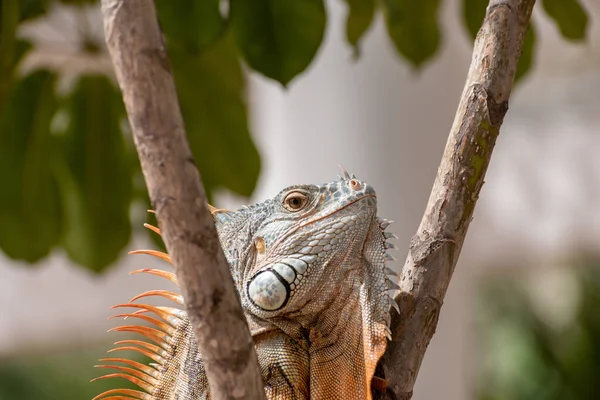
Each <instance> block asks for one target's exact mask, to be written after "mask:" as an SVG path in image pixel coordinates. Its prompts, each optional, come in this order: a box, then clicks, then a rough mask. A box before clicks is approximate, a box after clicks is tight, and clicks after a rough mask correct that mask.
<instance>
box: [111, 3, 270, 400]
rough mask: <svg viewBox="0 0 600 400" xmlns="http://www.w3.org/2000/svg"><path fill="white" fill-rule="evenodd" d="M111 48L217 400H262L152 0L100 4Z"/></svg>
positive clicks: (257, 373) (144, 168) (254, 362)
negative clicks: (187, 135)
mask: <svg viewBox="0 0 600 400" xmlns="http://www.w3.org/2000/svg"><path fill="white" fill-rule="evenodd" d="M102 11H103V14H104V28H105V34H106V42H107V45H108V49H109V52H110V55H111V57H112V60H113V63H114V66H115V71H116V75H117V79H118V81H119V85H120V87H121V90H122V92H123V100H124V102H125V106H126V108H127V114H128V116H129V122H130V124H131V128H132V130H133V135H134V140H135V145H136V148H137V151H138V155H139V158H140V162H141V165H142V171H143V173H144V177H145V180H146V185H147V187H148V192H149V194H150V199H151V201H152V204H153V207H154V208H155V210H156V215H157V219H158V224H159V227H160V229H161V232H162V237H163V239H164V241H165V244H166V246H167V249H168V251H169V254H170V255H171V258H172V261H173V265H174V266H175V269H176V273H177V278H178V281H179V283H180V285H181V288H182V291H183V296H184V298H185V306H186V309H187V312H188V315H189V318H190V320H191V323H192V325H193V328H194V333H195V335H196V340H197V342H198V347H199V349H200V352H201V354H202V356H203V359H204V363H205V366H206V375H207V377H208V380H209V383H210V388H211V393H212V398H213V399H264V398H265V395H264V389H263V383H262V377H261V374H260V370H259V368H258V362H257V358H256V354H255V352H254V345H253V341H252V339H251V337H250V332H249V330H248V326H247V324H246V319H245V317H244V314H243V312H242V307H241V305H240V301H239V297H238V294H237V292H236V290H235V288H234V284H233V279H232V278H231V275H230V272H229V266H228V264H227V261H226V259H225V255H224V254H223V250H222V249H221V246H220V243H219V239H218V236H217V232H216V229H215V226H214V222H213V220H212V217H211V215H210V213H209V211H208V208H207V203H206V195H205V193H204V189H203V187H202V183H201V181H200V175H199V173H198V170H197V169H196V166H195V163H194V160H193V158H192V153H191V151H190V148H189V145H188V142H187V138H186V134H185V128H184V123H183V119H182V116H181V112H180V109H179V102H178V100H177V93H176V90H175V84H174V82H173V77H172V75H171V71H170V67H169V62H168V60H167V55H166V51H165V45H164V41H163V37H162V33H161V31H160V28H159V25H158V21H157V16H156V10H155V7H154V1H153V0H102Z"/></svg>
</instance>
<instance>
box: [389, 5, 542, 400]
mask: <svg viewBox="0 0 600 400" xmlns="http://www.w3.org/2000/svg"><path fill="white" fill-rule="evenodd" d="M534 4H535V0H491V1H490V3H489V6H488V8H487V12H486V17H485V20H484V21H483V25H482V27H481V29H480V31H479V34H478V35H477V39H476V40H475V47H474V49H473V56H472V59H471V67H470V69H469V73H468V76H467V81H466V84H465V88H464V91H463V93H462V96H461V99H460V103H459V105H458V111H457V112H456V116H455V119H454V124H453V125H452V128H451V130H450V135H449V137H448V142H447V143H446V149H445V150H444V154H443V156H442V161H441V163H440V166H439V168H438V173H437V176H436V179H435V182H434V184H433V189H432V191H431V195H430V197H429V202H428V204H427V208H426V209H425V214H424V215H423V219H422V220H421V224H420V226H419V229H418V231H417V233H416V234H415V235H414V236H413V238H412V240H411V243H410V248H409V252H408V257H407V259H406V263H405V265H404V269H403V271H402V275H401V278H400V294H399V295H398V296H397V297H396V300H397V301H398V304H399V306H400V315H398V314H396V313H394V315H393V318H392V333H393V340H392V342H391V343H390V346H389V347H388V349H387V352H386V354H385V355H384V358H383V361H382V362H383V364H384V370H385V374H386V377H387V378H388V380H389V388H390V389H391V390H392V391H393V392H394V394H395V396H396V398H397V399H398V400H405V399H410V398H411V397H412V392H413V388H414V385H415V381H416V379H417V374H418V372H419V368H420V366H421V361H422V360H423V356H424V355H425V350H426V349H427V346H428V345H429V341H430V340H431V337H432V336H433V334H434V332H435V328H436V326H437V322H438V317H439V313H440V308H441V306H442V304H443V301H444V296H445V294H446V290H447V288H448V284H449V283H450V278H451V277H452V273H453V272H454V267H455V266H456V262H457V261H458V256H459V254H460V250H461V248H462V245H463V242H464V239H465V235H466V234H467V228H468V227H469V224H470V222H471V219H472V217H473V210H474V209H475V204H476V202H477V199H478V198H479V192H480V190H481V187H482V185H483V181H484V177H485V173H486V170H487V167H488V164H489V162H490V158H491V156H492V150H493V149H494V144H495V142H496V138H497V137H498V134H499V132H500V126H501V125H502V121H503V119H504V115H505V114H506V111H507V110H508V99H509V96H510V92H511V89H512V87H513V83H514V78H515V72H516V69H517V63H518V61H519V57H520V56H521V52H522V48H523V38H524V36H525V32H526V31H527V28H528V26H529V21H530V18H531V12H532V9H533V6H534Z"/></svg>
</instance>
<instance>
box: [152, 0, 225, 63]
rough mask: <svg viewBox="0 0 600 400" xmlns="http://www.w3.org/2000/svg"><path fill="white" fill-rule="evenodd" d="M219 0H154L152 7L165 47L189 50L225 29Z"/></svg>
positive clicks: (202, 44)
mask: <svg viewBox="0 0 600 400" xmlns="http://www.w3.org/2000/svg"><path fill="white" fill-rule="evenodd" d="M219 4H220V1H219V0H196V1H193V2H190V1H188V0H158V1H157V2H156V8H157V11H158V17H159V20H160V23H161V27H162V28H163V30H164V33H165V36H166V37H167V39H168V40H169V47H173V46H179V47H181V48H183V49H185V50H187V51H190V52H192V53H198V52H199V51H200V50H201V49H203V48H205V47H206V46H209V45H211V44H212V43H214V42H215V41H216V40H217V39H218V38H220V37H221V36H222V35H223V33H224V32H225V20H224V19H223V17H222V16H221V11H220V8H219Z"/></svg>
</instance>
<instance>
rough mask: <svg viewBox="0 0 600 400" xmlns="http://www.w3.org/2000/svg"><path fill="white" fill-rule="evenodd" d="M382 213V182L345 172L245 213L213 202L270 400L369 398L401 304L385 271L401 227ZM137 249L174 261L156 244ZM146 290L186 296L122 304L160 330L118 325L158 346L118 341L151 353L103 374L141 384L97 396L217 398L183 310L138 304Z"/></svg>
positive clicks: (108, 398) (177, 300)
mask: <svg viewBox="0 0 600 400" xmlns="http://www.w3.org/2000/svg"><path fill="white" fill-rule="evenodd" d="M376 212H377V199H376V195H375V190H373V188H372V187H371V186H369V185H367V184H366V183H364V182H362V181H360V180H358V179H356V178H355V177H354V175H352V176H350V175H349V174H348V173H347V172H346V171H344V175H343V177H340V180H338V181H335V182H332V183H328V184H324V185H298V186H292V187H289V188H287V189H284V190H283V191H281V192H280V193H279V194H278V195H277V196H276V197H275V198H273V199H269V200H266V201H265V202H263V203H259V204H256V205H252V206H244V207H243V208H241V209H240V210H238V211H227V210H219V209H215V208H214V207H211V213H212V214H213V218H214V220H215V224H216V226H217V230H218V233H219V238H220V241H221V245H222V246H223V249H224V251H225V254H226V256H227V260H228V262H229V265H230V270H231V274H232V276H233V280H234V283H235V286H236V288H237V290H238V292H239V295H240V298H241V302H242V307H243V309H244V313H245V315H246V319H247V322H248V325H249V327H250V331H251V334H252V337H253V339H254V343H255V348H256V352H257V355H258V360H259V364H260V368H261V372H262V374H263V379H264V382H265V391H266V394H267V398H268V399H269V400H273V399H280V400H292V399H297V400H305V399H314V400H321V399H322V400H330V399H371V398H372V397H371V396H372V395H371V387H372V380H373V377H374V372H375V368H376V366H377V362H378V360H379V358H380V357H381V356H382V355H383V353H384V351H385V348H386V344H387V339H388V338H389V337H390V331H389V320H390V314H389V311H390V306H394V307H397V306H396V303H395V302H394V301H393V299H392V298H391V296H390V290H393V289H396V288H397V286H396V284H395V283H393V282H392V281H391V280H390V279H389V278H388V276H390V275H395V273H394V272H393V271H392V270H391V269H389V268H387V267H386V266H385V261H386V260H392V259H393V258H392V257H391V256H389V255H387V253H386V250H387V249H391V248H395V247H394V245H392V244H390V243H388V242H387V241H386V240H387V239H390V238H392V237H395V236H394V235H392V234H390V233H388V232H385V228H386V227H387V226H388V225H389V223H390V222H389V221H387V220H384V219H381V218H378V217H377V216H376ZM146 226H147V227H149V228H150V229H152V230H153V231H155V232H156V233H158V234H160V231H159V230H158V228H155V227H153V226H149V225H146ZM132 253H143V254H150V255H153V256H157V257H159V258H162V259H163V260H165V261H168V262H170V257H169V256H168V255H167V254H165V253H162V252H158V251H153V250H139V251H134V252H132ZM138 272H145V273H150V274H154V275H158V276H162V277H164V278H167V279H169V280H171V281H172V282H174V283H175V284H177V278H176V276H175V274H174V273H172V272H167V271H162V270H155V269H141V270H138V271H134V272H133V273H138ZM147 296H162V297H165V298H167V299H169V300H172V301H174V302H175V303H178V304H179V305H182V304H183V298H182V296H181V295H179V294H176V293H174V292H170V291H165V290H153V291H149V292H145V293H142V294H140V295H138V296H136V297H134V298H133V299H132V300H131V302H130V303H128V304H119V305H116V306H114V307H118V308H135V309H137V311H135V312H131V313H125V314H118V315H116V316H115V317H126V318H127V317H131V318H137V319H140V320H143V321H146V322H148V323H150V324H152V325H154V327H149V326H137V325H125V326H120V327H117V328H113V329H112V330H114V331H125V332H134V333H139V334H142V335H144V336H146V337H147V338H148V339H150V340H151V341H152V342H154V344H152V343H148V342H145V341H141V340H121V341H119V342H116V345H117V346H118V347H117V348H115V349H113V350H111V351H119V350H134V351H137V352H139V353H142V354H144V355H146V356H148V357H150V358H151V359H152V360H153V361H154V362H153V363H150V364H149V365H144V364H141V363H138V362H135V361H132V360H127V359H123V358H106V359H102V360H101V361H105V362H108V363H110V365H99V366H98V367H101V368H111V369H115V370H117V371H119V372H117V373H111V374H108V375H105V376H102V377H100V378H97V379H102V378H112V377H121V378H125V379H128V380H129V381H131V382H133V383H135V384H136V385H138V386H139V387H140V388H141V389H142V391H140V390H130V389H114V390H109V391H106V392H104V393H102V394H100V395H99V396H97V397H96V398H95V400H96V399H104V400H119V399H131V398H134V399H142V400H175V399H178V400H200V399H210V398H211V396H210V391H209V387H208V381H207V379H206V375H205V373H204V366H203V363H202V355H201V354H199V352H198V348H197V347H196V341H195V338H194V337H193V333H192V328H191V326H190V322H189V320H188V318H187V316H186V313H185V311H182V310H181V309H179V308H172V307H157V306H152V305H148V304H140V303H134V301H136V300H138V299H141V298H144V297H147ZM149 314H154V316H149ZM155 317H158V318H160V319H158V318H155ZM113 363H119V364H123V365H113ZM373 382H374V383H381V382H380V381H377V379H375V380H373Z"/></svg>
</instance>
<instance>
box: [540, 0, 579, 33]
mask: <svg viewBox="0 0 600 400" xmlns="http://www.w3.org/2000/svg"><path fill="white" fill-rule="evenodd" d="M542 4H543V5H544V10H546V13H547V14H548V16H549V17H550V18H552V19H553V20H554V21H555V22H556V24H557V25H558V28H559V29H560V32H561V33H562V35H563V37H565V38H567V39H571V40H583V39H585V36H586V33H587V27H588V16H587V13H586V11H585V10H584V9H583V7H582V6H581V4H580V3H579V1H578V0H544V1H543V2H542Z"/></svg>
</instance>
